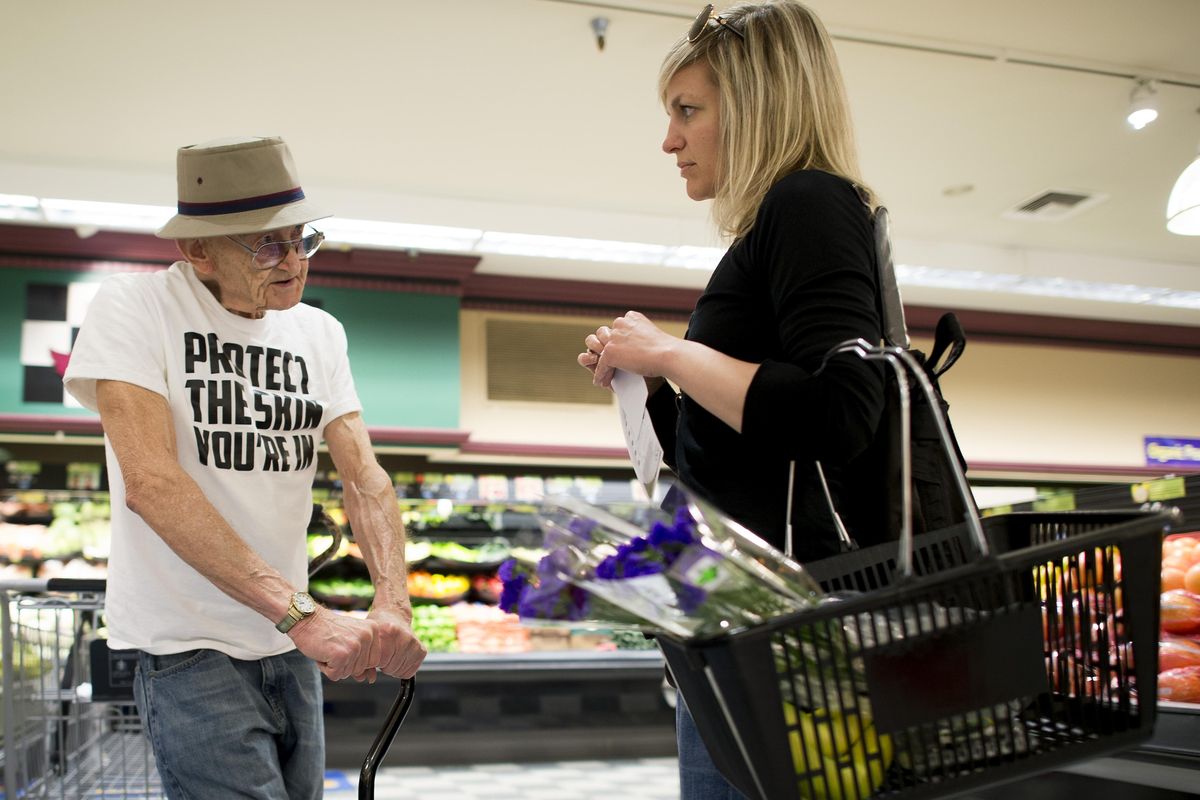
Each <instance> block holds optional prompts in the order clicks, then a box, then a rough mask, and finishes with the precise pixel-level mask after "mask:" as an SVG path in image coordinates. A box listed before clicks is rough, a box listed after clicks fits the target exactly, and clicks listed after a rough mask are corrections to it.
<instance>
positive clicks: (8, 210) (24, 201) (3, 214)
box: [0, 194, 42, 222]
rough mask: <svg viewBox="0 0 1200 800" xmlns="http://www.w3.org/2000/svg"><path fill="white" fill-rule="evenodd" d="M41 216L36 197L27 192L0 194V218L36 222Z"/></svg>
mask: <svg viewBox="0 0 1200 800" xmlns="http://www.w3.org/2000/svg"><path fill="white" fill-rule="evenodd" d="M41 218H42V214H41V211H40V210H39V208H38V199H37V198H36V197H31V196H30V195H27V194H0V219H8V220H13V221H14V222H35V221H40V220H41Z"/></svg>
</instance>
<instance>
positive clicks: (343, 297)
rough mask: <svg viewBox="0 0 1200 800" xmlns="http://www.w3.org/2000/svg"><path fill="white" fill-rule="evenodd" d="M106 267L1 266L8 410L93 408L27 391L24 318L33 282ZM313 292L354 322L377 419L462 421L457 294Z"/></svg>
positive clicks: (0, 372) (366, 414) (369, 406)
mask: <svg viewBox="0 0 1200 800" xmlns="http://www.w3.org/2000/svg"><path fill="white" fill-rule="evenodd" d="M105 277H106V275H105V274H100V273H73V272H66V271H61V270H33V269H29V270H24V269H0V413H5V414H37V415H56V416H70V415H82V416H88V415H90V414H91V412H90V411H85V410H82V409H72V408H67V407H65V406H62V405H58V404H56V403H26V402H24V401H23V399H22V389H23V383H24V381H23V374H22V370H21V366H20V355H21V323H22V321H23V320H24V319H25V287H26V286H27V285H28V284H29V283H46V284H67V283H73V282H77V281H99V280H103V279H104V278H105ZM305 296H306V298H311V299H318V300H320V301H321V306H322V307H323V308H324V309H325V310H326V311H328V312H329V313H331V314H333V315H334V316H335V317H337V318H338V319H339V320H340V321H341V322H342V325H344V326H345V328H346V337H347V339H348V340H349V343H350V363H351V367H352V369H353V370H354V381H355V385H356V386H357V388H358V395H359V397H360V398H361V399H362V402H363V418H364V419H365V420H366V423H367V424H368V425H371V426H381V427H397V428H457V427H458V424H459V419H458V413H459V411H458V410H459V394H460V389H459V336H458V312H459V301H458V298H457V297H446V296H441V295H427V294H411V293H407V292H379V291H361V290H357V289H334V288H328V287H323V286H311V287H309V288H308V289H307V290H306V292H305Z"/></svg>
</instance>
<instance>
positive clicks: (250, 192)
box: [157, 136, 332, 239]
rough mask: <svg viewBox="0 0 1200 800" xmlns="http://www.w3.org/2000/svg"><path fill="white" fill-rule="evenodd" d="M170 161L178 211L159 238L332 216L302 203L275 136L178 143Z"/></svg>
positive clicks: (295, 178) (244, 230) (283, 147)
mask: <svg viewBox="0 0 1200 800" xmlns="http://www.w3.org/2000/svg"><path fill="white" fill-rule="evenodd" d="M175 165H176V169H175V174H176V180H177V181H178V184H179V213H178V214H176V215H175V216H174V217H171V219H170V220H168V221H167V224H166V225H164V226H162V228H160V229H159V230H158V234H157V235H158V236H159V237H161V238H163V239H191V238H203V237H207V236H225V235H231V234H239V233H258V232H260V231H271V230H275V229H277V228H288V227H291V226H293V225H303V224H305V223H308V222H312V221H314V220H318V219H324V218H325V217H328V216H332V215H331V214H328V213H326V212H325V211H321V210H319V209H317V208H314V207H313V206H312V205H311V204H310V203H309V202H308V199H307V198H306V197H305V196H304V190H303V189H301V188H300V179H299V177H298V176H297V174H296V165H295V164H294V163H293V162H292V154H291V151H290V150H288V146H287V145H286V144H285V143H284V141H283V139H280V138H279V137H277V136H271V137H265V138H258V137H254V138H238V139H220V140H217V141H212V142H205V143H204V144H195V145H189V146H187V147H181V148H179V152H178V154H177V155H176V158H175Z"/></svg>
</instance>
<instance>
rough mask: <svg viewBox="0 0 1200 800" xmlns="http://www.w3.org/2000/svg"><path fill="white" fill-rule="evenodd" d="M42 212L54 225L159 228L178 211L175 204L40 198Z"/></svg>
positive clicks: (152, 229)
mask: <svg viewBox="0 0 1200 800" xmlns="http://www.w3.org/2000/svg"><path fill="white" fill-rule="evenodd" d="M41 206H42V215H43V217H44V218H45V220H46V222H48V223H50V224H52V225H65V226H69V227H84V228H86V227H94V228H102V229H106V230H126V231H156V230H158V229H159V228H161V227H162V226H163V225H164V224H165V223H166V221H167V220H168V219H170V218H171V217H172V216H174V215H175V208H174V207H172V206H143V205H135V204H133V203H101V202H96V201H93V200H58V199H53V198H46V199H43V200H42V201H41Z"/></svg>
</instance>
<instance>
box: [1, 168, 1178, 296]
mask: <svg viewBox="0 0 1200 800" xmlns="http://www.w3.org/2000/svg"><path fill="white" fill-rule="evenodd" d="M1167 207H1168V227H1169V228H1170V229H1171V230H1172V231H1174V232H1176V233H1192V234H1200V157H1198V158H1197V159H1196V160H1195V161H1194V162H1193V163H1192V164H1191V166H1189V167H1188V168H1187V169H1186V170H1184V172H1183V175H1181V176H1180V178H1179V181H1178V182H1177V183H1176V185H1175V191H1174V192H1172V193H1171V200H1170V201H1169V202H1168V205H1167ZM174 213H175V209H174V208H172V207H170V206H150V205H134V204H130V203H101V202H95V201H83V200H61V199H44V200H39V199H38V198H36V197H31V196H28V195H12V194H0V220H7V221H13V222H30V223H35V224H43V225H45V224H49V225H60V226H63V227H73V228H75V229H76V230H81V229H92V230H95V229H107V230H132V231H154V230H157V229H158V228H159V227H161V226H162V225H163V223H165V222H166V221H167V219H169V218H170V217H171V216H172V215H173V214H174ZM1188 226H1191V227H1188ZM320 227H321V229H322V230H323V231H325V233H326V235H327V236H328V238H329V240H330V242H331V243H333V244H337V243H342V244H347V245H352V246H353V245H359V246H364V247H377V248H387V249H398V250H422V251H443V252H451V253H481V254H487V253H494V254H504V255H519V256H528V257H531V258H559V259H570V260H579V261H597V262H604V263H620V264H645V265H650V266H663V267H671V268H678V269H700V270H711V269H713V268H715V267H716V265H717V263H718V262H719V261H720V260H721V257H722V256H723V255H724V252H725V251H724V250H723V249H722V248H719V247H698V246H693V245H675V246H672V245H662V244H648V243H644V242H621V241H613V240H607V239H581V238H575V237H569V236H542V235H537V234H527V233H503V232H499V231H484V230H480V229H478V228H455V227H451V226H444V225H409V224H405V223H398V222H380V221H375V220H359V219H346V218H342V217H334V218H331V219H329V220H325V221H322V223H321V224H320ZM896 276H897V278H898V280H899V281H900V282H901V284H902V285H905V286H929V287H936V288H944V289H961V290H965V291H972V292H1007V293H1016V294H1029V295H1038V296H1042V297H1065V298H1072V299H1078V300H1093V301H1102V302H1108V303H1133V304H1140V305H1157V306H1168V307H1172V308H1186V309H1196V310H1200V292H1196V291H1179V290H1174V289H1167V288H1163V287H1154V286H1137V285H1133V284H1119V283H1101V282H1095V281H1078V280H1071V279H1066V278H1056V277H1035V276H1028V275H1014V274H1010V273H1002V272H984V271H981V270H965V269H945V268H940V267H927V266H916V265H908V264H898V265H896Z"/></svg>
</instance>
